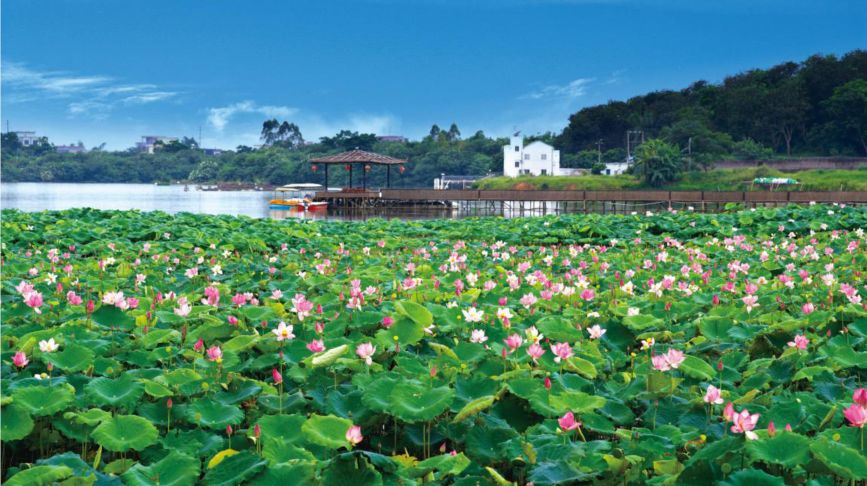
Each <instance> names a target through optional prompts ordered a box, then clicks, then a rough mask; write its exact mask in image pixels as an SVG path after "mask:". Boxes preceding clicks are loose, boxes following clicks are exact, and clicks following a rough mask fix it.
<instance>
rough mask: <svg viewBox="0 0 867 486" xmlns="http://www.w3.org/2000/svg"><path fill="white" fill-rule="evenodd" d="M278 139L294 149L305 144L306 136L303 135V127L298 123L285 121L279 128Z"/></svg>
mask: <svg viewBox="0 0 867 486" xmlns="http://www.w3.org/2000/svg"><path fill="white" fill-rule="evenodd" d="M277 140H278V141H279V142H280V143H282V144H283V145H285V146H286V147H288V148H292V149H297V148H299V147H301V146H302V145H304V137H303V136H302V135H301V129H300V128H298V125H296V124H294V123H289V122H285V121H284V122H283V123H281V124H280V128H278V129H277Z"/></svg>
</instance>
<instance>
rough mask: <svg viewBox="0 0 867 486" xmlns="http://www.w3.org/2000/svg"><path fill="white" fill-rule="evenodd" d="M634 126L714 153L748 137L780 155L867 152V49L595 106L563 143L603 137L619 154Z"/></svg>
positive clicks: (578, 117) (579, 144)
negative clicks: (715, 82) (718, 81)
mask: <svg viewBox="0 0 867 486" xmlns="http://www.w3.org/2000/svg"><path fill="white" fill-rule="evenodd" d="M628 130H637V131H641V132H643V136H644V138H645V139H650V138H656V137H660V138H664V139H666V140H667V141H669V142H672V143H676V144H677V145H679V146H680V147H681V148H683V149H687V148H688V147H689V148H690V149H691V150H692V153H693V154H694V155H695V154H698V156H700V157H706V158H708V159H715V158H716V159H718V158H720V156H722V155H723V154H730V153H733V152H737V150H738V148H737V144H738V142H741V141H743V140H747V139H751V140H752V141H755V142H757V143H758V144H760V145H762V146H764V147H767V148H770V149H772V150H773V151H774V152H775V153H777V154H802V155H830V156H836V155H852V156H857V155H867V51H864V50H855V51H852V52H850V53H848V54H846V55H844V56H842V57H840V58H838V57H836V56H833V55H828V56H826V55H818V54H817V55H814V56H812V57H810V58H808V59H807V60H805V61H803V62H800V63H798V62H786V63H783V64H779V65H776V66H773V67H771V68H768V69H754V70H751V71H747V72H744V73H740V74H736V75H733V76H730V77H727V78H725V80H723V82H722V83H720V84H712V83H708V82H706V81H697V82H695V83H693V84H692V85H690V86H689V87H688V88H686V89H682V90H680V91H655V92H652V93H648V94H645V95H642V96H636V97H633V98H630V99H629V100H627V101H609V102H608V103H607V104H604V105H597V106H591V107H587V108H584V109H582V110H580V111H579V112H577V113H575V114H573V115H572V116H571V117H570V118H569V124H568V126H567V127H566V128H565V129H563V132H562V133H561V134H560V135H559V136H558V137H557V145H559V148H560V149H561V150H563V151H564V152H568V153H578V152H581V151H589V150H595V148H596V142H597V141H598V140H600V139H602V140H604V144H605V147H606V148H608V149H609V150H611V149H613V151H614V152H617V154H614V155H613V156H609V158H616V157H617V155H619V154H620V153H622V152H623V151H624V149H625V148H626V136H627V135H626V132H627V131H628ZM640 136H641V134H636V135H635V137H636V138H639V137H640ZM690 137H691V138H692V142H691V143H690ZM579 158H580V157H579Z"/></svg>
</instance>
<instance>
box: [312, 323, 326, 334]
mask: <svg viewBox="0 0 867 486" xmlns="http://www.w3.org/2000/svg"><path fill="white" fill-rule="evenodd" d="M313 328H314V329H315V330H316V333H317V334H322V333H323V332H325V324H323V323H321V322H317V323H316V324H314V325H313Z"/></svg>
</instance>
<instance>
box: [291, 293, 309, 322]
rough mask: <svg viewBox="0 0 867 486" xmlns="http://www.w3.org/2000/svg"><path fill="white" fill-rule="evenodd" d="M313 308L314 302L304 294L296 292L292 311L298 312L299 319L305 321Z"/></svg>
mask: <svg viewBox="0 0 867 486" xmlns="http://www.w3.org/2000/svg"><path fill="white" fill-rule="evenodd" d="M312 310H313V302H310V301H309V300H307V298H306V297H304V294H295V297H293V298H292V312H294V313H296V314H298V320H299V321H303V320H304V318H305V317H307V316H309V315H310V312H311V311H312Z"/></svg>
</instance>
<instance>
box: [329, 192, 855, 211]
mask: <svg viewBox="0 0 867 486" xmlns="http://www.w3.org/2000/svg"><path fill="white" fill-rule="evenodd" d="M315 199H316V200H317V201H327V202H328V203H329V206H330V207H334V208H343V209H366V208H412V209H424V208H432V209H442V208H459V209H463V210H469V211H478V212H480V213H481V212H505V211H510V212H528V213H529V212H538V211H543V212H545V213H549V212H569V213H575V212H577V213H581V212H584V213H600V212H601V213H628V212H632V211H640V210H642V209H647V210H660V209H668V208H673V209H686V208H692V209H693V210H695V211H713V212H715V211H720V210H722V209H724V207H725V205H726V204H732V203H735V204H741V205H743V206H744V207H758V206H785V205H787V204H808V203H810V202H816V203H838V204H867V191H774V192H771V191H544V190H543V191H538V190H531V191H515V190H507V191H496V190H434V189H382V190H379V191H369V190H368V191H358V190H353V191H351V192H337V191H331V192H317V193H316V197H315Z"/></svg>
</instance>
